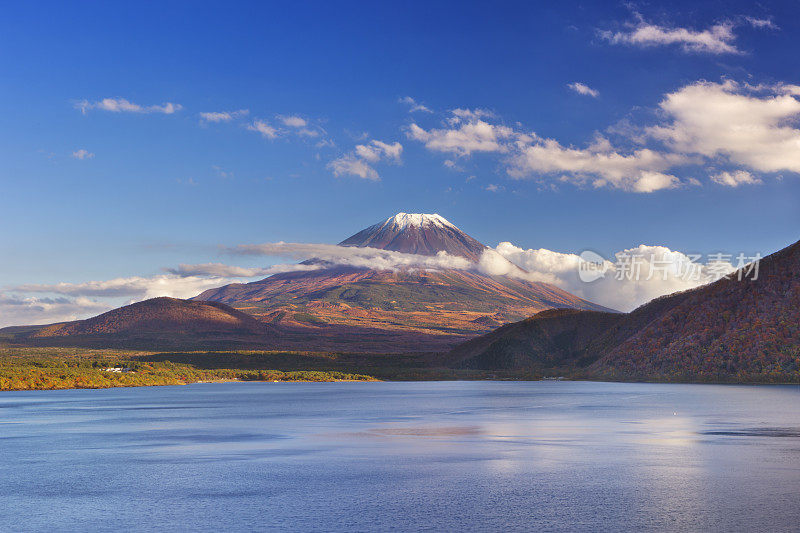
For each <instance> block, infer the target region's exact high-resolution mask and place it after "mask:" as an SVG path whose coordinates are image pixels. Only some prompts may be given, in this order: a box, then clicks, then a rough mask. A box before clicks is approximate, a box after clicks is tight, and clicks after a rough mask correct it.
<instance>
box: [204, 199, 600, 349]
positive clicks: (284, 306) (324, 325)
mask: <svg viewBox="0 0 800 533" xmlns="http://www.w3.org/2000/svg"><path fill="white" fill-rule="evenodd" d="M339 245H340V246H343V247H361V248H372V249H380V250H390V251H394V252H402V253H405V254H415V255H420V256H437V255H442V254H443V253H444V254H447V255H449V256H457V257H461V258H465V259H467V260H468V261H469V263H470V264H473V265H474V268H468V269H454V268H439V269H419V268H398V269H394V270H385V269H370V268H359V267H353V266H341V265H335V264H326V263H325V262H321V263H322V264H323V265H324V266H323V268H320V269H318V270H312V271H302V272H288V273H281V274H275V275H272V276H270V277H268V278H266V279H263V280H260V281H256V282H252V283H244V284H242V283H235V284H231V285H226V286H224V287H220V288H217V289H210V290H207V291H205V292H203V293H202V294H200V295H199V296H196V297H195V298H194V300H197V301H211V302H220V303H224V304H227V305H229V306H231V307H233V308H235V309H238V310H239V311H243V312H245V313H249V314H251V315H253V316H255V317H256V318H257V319H258V320H260V321H262V322H265V323H268V324H273V325H276V326H279V327H280V328H281V329H283V330H284V331H285V332H286V334H287V335H288V336H287V339H288V338H298V339H300V340H299V341H298V342H299V343H300V344H301V345H302V346H304V347H306V349H309V348H310V347H311V348H318V349H331V348H337V347H338V348H342V349H348V350H378V351H386V350H387V349H390V350H394V351H428V350H431V351H432V350H439V349H442V348H444V347H447V346H451V345H453V344H454V343H457V342H459V341H461V340H463V339H465V338H468V337H472V336H474V335H477V334H481V333H485V332H487V331H490V330H491V329H493V328H495V327H497V326H499V325H502V324H505V323H508V322H512V321H515V320H520V319H522V318H526V317H528V316H531V315H533V314H536V313H538V312H540V311H543V310H545V309H552V308H569V309H580V310H596V311H609V310H608V309H606V308H604V307H602V306H600V305H597V304H594V303H592V302H589V301H587V300H584V299H582V298H579V297H577V296H575V295H573V294H570V293H568V292H566V291H564V290H562V289H559V288H558V287H555V286H553V285H550V284H547V283H541V282H535V281H528V280H527V279H524V276H500V275H490V274H487V273H484V272H482V271H481V269H480V268H478V267H479V262H480V259H481V256H482V255H483V254H484V252H486V251H487V250H488V248H487V247H486V246H485V245H484V244H482V243H480V242H479V241H477V240H476V239H474V238H472V237H470V236H469V235H468V234H466V233H465V232H463V231H461V230H460V229H459V228H458V227H457V226H455V225H454V224H452V223H451V222H449V221H448V220H446V219H445V218H444V217H442V216H440V215H438V214H417V213H398V214H397V215H394V216H392V217H389V218H387V219H386V220H384V221H381V222H378V223H377V224H373V225H371V226H369V227H367V228H365V229H363V230H361V231H359V232H357V233H356V234H354V235H352V236H351V237H348V238H347V239H345V240H343V241H342V242H341V243H340V244H339ZM315 261H317V260H315V259H310V260H309V261H308V262H310V263H313V262H315ZM519 271H520V272H521V273H524V271H523V270H522V269H519ZM373 341H375V342H373ZM287 342H288V341H287ZM289 344H293V343H289Z"/></svg>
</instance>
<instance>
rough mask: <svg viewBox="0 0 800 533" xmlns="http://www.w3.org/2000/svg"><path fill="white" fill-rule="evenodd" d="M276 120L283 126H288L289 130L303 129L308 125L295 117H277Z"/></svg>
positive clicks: (305, 121)
mask: <svg viewBox="0 0 800 533" xmlns="http://www.w3.org/2000/svg"><path fill="white" fill-rule="evenodd" d="M278 120H280V121H281V122H282V123H283V125H284V126H289V127H290V128H305V127H306V125H308V121H307V120H306V119H304V118H303V117H299V116H297V115H278Z"/></svg>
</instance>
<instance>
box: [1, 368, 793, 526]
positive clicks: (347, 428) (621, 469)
mask: <svg viewBox="0 0 800 533" xmlns="http://www.w3.org/2000/svg"><path fill="white" fill-rule="evenodd" d="M799 524H800V387H798V386H731V385H672V384H622V383H590V382H567V381H563V382H555V381H544V382H488V381H487V382H423V383H399V382H394V383H219V384H195V385H187V386H178V387H148V388H134V389H106V390H70V391H30V392H11V393H8V392H7V393H0V530H3V531H9V530H15V531H19V530H35V531H45V530H46V531H64V530H67V531H71V530H83V531H86V530H92V531H97V530H106V531H116V530H121V529H122V530H143V531H148V530H150V531H163V530H169V529H174V530H193V531H252V530H264V529H290V530H298V531H338V530H346V531H369V530H381V531H387V530H395V531H416V530H438V531H442V530H448V531H485V530H502V531H524V530H532V529H536V530H573V529H578V530H590V529H591V530H622V529H636V530H677V531H697V530H714V531H731V530H738V531H741V530H747V529H754V528H755V529H759V530H770V531H790V530H794V531H796V530H797V529H798V527H800V526H799Z"/></svg>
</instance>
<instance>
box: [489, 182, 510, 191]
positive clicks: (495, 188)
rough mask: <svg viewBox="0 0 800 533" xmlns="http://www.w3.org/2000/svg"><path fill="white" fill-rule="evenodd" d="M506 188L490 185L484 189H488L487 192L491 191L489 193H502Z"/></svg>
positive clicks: (494, 184)
mask: <svg viewBox="0 0 800 533" xmlns="http://www.w3.org/2000/svg"><path fill="white" fill-rule="evenodd" d="M504 188H505V187H503V186H502V185H497V184H496V183H490V184H489V185H487V186H486V187H484V189H486V190H487V191H489V192H500V191H502V190H503V189H504Z"/></svg>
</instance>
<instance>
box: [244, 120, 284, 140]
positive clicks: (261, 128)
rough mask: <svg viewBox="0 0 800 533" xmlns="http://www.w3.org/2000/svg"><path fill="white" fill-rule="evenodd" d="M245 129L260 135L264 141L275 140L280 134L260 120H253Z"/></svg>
mask: <svg viewBox="0 0 800 533" xmlns="http://www.w3.org/2000/svg"><path fill="white" fill-rule="evenodd" d="M247 129H248V130H250V131H255V132H258V133H260V134H261V136H262V137H264V138H266V139H275V138H277V137H278V135H279V134H280V132H279V131H278V130H277V129H276V128H274V127H273V126H270V124H269V123H268V122H267V121H265V120H261V119H256V120H254V121H253V123H252V124H250V125H249V126H247Z"/></svg>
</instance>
